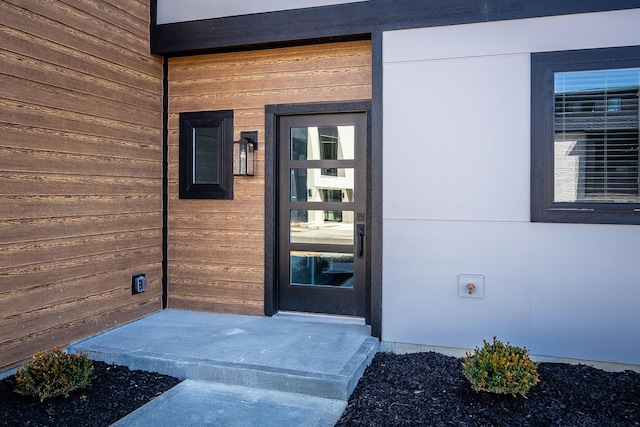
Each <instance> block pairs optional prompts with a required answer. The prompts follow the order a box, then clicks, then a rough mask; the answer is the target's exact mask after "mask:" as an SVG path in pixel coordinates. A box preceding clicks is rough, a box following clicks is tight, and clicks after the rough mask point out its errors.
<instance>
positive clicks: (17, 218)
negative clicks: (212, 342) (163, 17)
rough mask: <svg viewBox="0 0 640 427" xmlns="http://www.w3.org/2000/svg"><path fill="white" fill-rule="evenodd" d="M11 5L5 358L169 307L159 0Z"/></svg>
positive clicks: (2, 295)
mask: <svg viewBox="0 0 640 427" xmlns="http://www.w3.org/2000/svg"><path fill="white" fill-rule="evenodd" d="M0 16H1V18H0V31H1V37H2V43H1V44H0V135H1V136H0V371H2V370H3V369H6V368H9V367H12V366H16V365H18V364H20V363H21V362H23V361H24V360H25V359H27V358H29V357H31V356H32V355H33V354H34V353H35V352H36V351H42V350H47V349H50V348H52V347H54V346H55V345H66V344H68V343H69V342H71V341H73V340H77V339H80V338H82V337H85V336H88V335H91V334H94V333H97V332H100V331H103V330H105V329H108V328H111V327H114V326H116V325H119V324H121V323H124V322H128V321H131V320H133V319H136V318H139V317H141V316H143V315H145V314H148V313H151V312H153V311H157V310H159V309H161V294H162V58H160V57H157V56H153V55H151V54H150V53H149V37H150V35H149V26H150V1H149V0H107V1H98V0H61V1H55V2H53V1H42V0H6V1H0ZM135 273H146V276H147V278H148V281H149V284H148V288H149V290H148V291H147V292H145V293H142V294H138V295H131V275H132V274H135Z"/></svg>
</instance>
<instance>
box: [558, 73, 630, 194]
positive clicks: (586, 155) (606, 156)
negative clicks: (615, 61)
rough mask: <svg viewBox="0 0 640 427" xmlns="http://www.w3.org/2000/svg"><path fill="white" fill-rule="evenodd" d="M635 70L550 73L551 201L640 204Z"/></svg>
mask: <svg viewBox="0 0 640 427" xmlns="http://www.w3.org/2000/svg"><path fill="white" fill-rule="evenodd" d="M639 86H640V68H628V69H616V70H597V71H580V72H563V73H556V74H555V118H554V131H555V143H554V186H555V189H554V190H555V191H554V194H555V201H556V202H581V201H583V202H605V203H606V202H609V203H610V202H621V203H637V202H639V201H640V197H639V194H640V193H639V186H638V158H639V154H638V127H639V123H640V120H639V108H638V105H639V102H640V100H639V98H638V91H639Z"/></svg>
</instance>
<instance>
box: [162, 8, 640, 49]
mask: <svg viewBox="0 0 640 427" xmlns="http://www.w3.org/2000/svg"><path fill="white" fill-rule="evenodd" d="M155 2H156V1H155V0H154V1H152V10H154V11H155V10H156V7H155ZM637 7H640V0H608V1H606V2H603V1H602V0H563V1H558V0H369V1H366V2H360V3H346V4H339V5H332V6H322V7H314V8H307V9H294V10H287V11H278V12H268V13H259V14H252V15H242V16H230V17H224V18H215V19H203V20H198V21H189V22H179V23H172V24H162V25H152V28H151V30H152V31H151V51H152V53H155V54H160V55H166V56H178V55H193V54H198V53H214V52H228V51H241V50H249V49H263V48H269V47H286V46H295V45H301V44H311V43H325V42H330V41H345V40H358V39H368V38H370V37H371V34H372V33H374V32H377V31H378V32H379V31H389V30H400V29H408V28H421V27H433V26H442V25H455V24H468V23H474V22H489V21H500V20H507V19H524V18H535V17H543V16H555V15H568V14H575V13H587V12H601V11H610V10H622V9H632V8H637ZM152 20H153V21H155V16H154V17H153V19H152Z"/></svg>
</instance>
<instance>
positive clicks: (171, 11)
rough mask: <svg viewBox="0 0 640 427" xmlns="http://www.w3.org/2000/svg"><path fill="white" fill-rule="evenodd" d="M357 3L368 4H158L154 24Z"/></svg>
mask: <svg viewBox="0 0 640 427" xmlns="http://www.w3.org/2000/svg"><path fill="white" fill-rule="evenodd" d="M360 1H367V0H278V1H265V0H180V1H176V0H158V7H157V11H158V12H157V22H158V24H168V23H171V22H184V21H196V20H198V19H209V18H221V17H224V16H236V15H247V14H251V13H262V12H273V11H276V10H288V9H304V8H307V7H316V6H327V5H332V4H340V3H355V2H360ZM292 25H295V23H292Z"/></svg>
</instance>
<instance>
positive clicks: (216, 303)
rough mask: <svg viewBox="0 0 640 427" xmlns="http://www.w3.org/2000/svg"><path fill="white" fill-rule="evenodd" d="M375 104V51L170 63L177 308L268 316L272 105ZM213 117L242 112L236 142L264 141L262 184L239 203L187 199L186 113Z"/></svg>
mask: <svg viewBox="0 0 640 427" xmlns="http://www.w3.org/2000/svg"><path fill="white" fill-rule="evenodd" d="M368 99H371V42H370V41H357V42H343V43H332V44H318V45H312V46H301V47H291V48H281V49H271V50H256V51H249V52H239V53H223V54H212V55H202V56H192V57H180V58H172V59H170V60H169V236H168V266H169V275H168V280H169V292H168V305H169V307H171V308H180V309H189V310H205V311H216V312H225V313H238V314H252V315H262V314H263V313H264V255H265V254H264V237H265V232H264V202H265V200H264V189H265V186H264V176H265V173H264V172H265V167H264V166H265V165H264V149H265V140H264V128H265V105H270V104H290V103H311V102H332V101H351V100H368ZM209 110H233V111H234V132H235V136H234V139H236V140H237V139H239V137H240V132H242V131H255V130H257V131H258V142H259V148H258V152H257V156H256V159H257V168H256V175H255V176H253V177H235V180H234V200H193V199H191V200H186V199H179V198H178V164H179V162H178V137H179V133H178V127H179V113H181V112H189V111H209ZM271 143H272V142H271V141H266V144H271Z"/></svg>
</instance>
